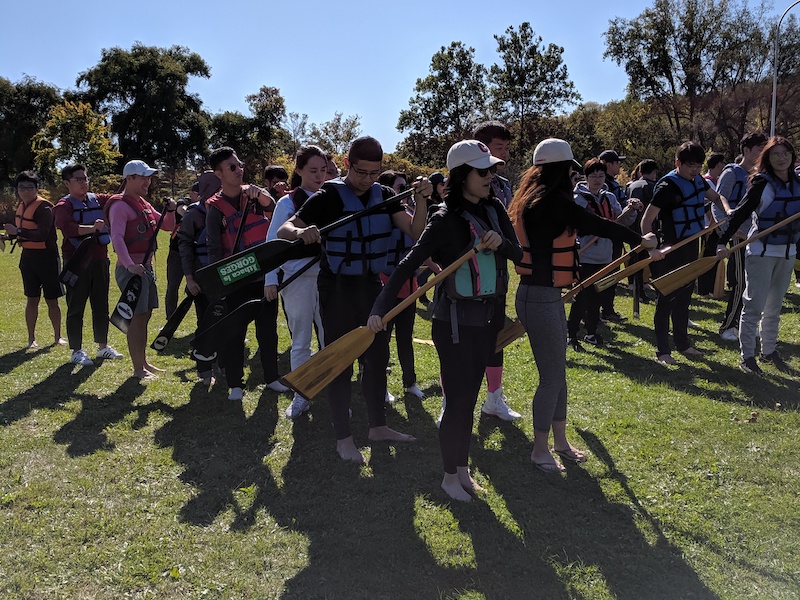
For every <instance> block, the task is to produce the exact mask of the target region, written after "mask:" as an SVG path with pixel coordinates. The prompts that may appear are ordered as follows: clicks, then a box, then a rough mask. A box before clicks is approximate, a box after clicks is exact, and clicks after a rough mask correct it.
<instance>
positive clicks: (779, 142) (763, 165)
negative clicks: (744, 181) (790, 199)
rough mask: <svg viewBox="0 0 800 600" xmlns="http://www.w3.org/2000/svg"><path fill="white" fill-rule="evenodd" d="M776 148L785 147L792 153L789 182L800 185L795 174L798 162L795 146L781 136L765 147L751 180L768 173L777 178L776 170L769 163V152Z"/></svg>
mask: <svg viewBox="0 0 800 600" xmlns="http://www.w3.org/2000/svg"><path fill="white" fill-rule="evenodd" d="M776 146H785V147H786V148H787V149H788V150H789V152H791V153H792V164H791V165H790V166H789V181H794V182H795V183H800V179H798V177H797V173H795V170H794V165H795V163H796V162H797V153H796V152H795V150H794V146H792V144H791V142H790V141H789V140H787V139H786V138H785V137H783V136H780V135H776V136H775V137H771V138H769V140H768V141H767V145H766V146H764V150H763V151H762V152H761V154H759V155H758V160H756V170H755V173H754V174H753V175H751V176H750V178H751V179H752V178H753V176H754V175H758V174H759V173H767V174H768V175H772V177H777V175H776V174H775V169H773V168H772V164H771V163H770V162H769V152H770V150H772V149H773V148H775V147H776Z"/></svg>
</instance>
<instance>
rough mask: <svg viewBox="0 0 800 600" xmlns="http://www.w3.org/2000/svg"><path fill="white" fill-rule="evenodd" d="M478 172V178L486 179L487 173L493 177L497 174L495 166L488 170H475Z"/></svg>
mask: <svg viewBox="0 0 800 600" xmlns="http://www.w3.org/2000/svg"><path fill="white" fill-rule="evenodd" d="M475 170H476V171H477V172H478V177H486V176H487V175H488V174H489V173H491V174H492V175H494V174H495V173H497V165H492V166H491V167H489V168H488V169H477V168H476V169H475Z"/></svg>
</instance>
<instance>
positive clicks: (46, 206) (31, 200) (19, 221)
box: [5, 171, 67, 348]
mask: <svg viewBox="0 0 800 600" xmlns="http://www.w3.org/2000/svg"><path fill="white" fill-rule="evenodd" d="M14 187H15V188H16V192H17V197H18V198H19V199H20V203H19V204H18V205H17V212H16V216H15V218H14V223H6V224H5V230H6V233H7V234H8V235H9V236H12V237H16V238H17V243H18V244H19V245H20V246H21V247H22V255H21V256H20V257H19V270H20V273H21V274H22V288H23V291H24V294H25V298H26V299H27V301H26V304H25V325H26V326H27V328H28V348H38V347H39V345H38V344H37V343H36V321H37V320H38V319H39V300H40V298H41V297H42V294H44V301H45V304H47V315H48V317H50V323H51V324H52V325H53V339H54V341H53V343H54V344H57V345H60V346H63V345H65V344H66V343H67V342H66V340H64V338H62V337H61V307H60V306H59V305H58V299H59V298H60V297H61V296H62V295H63V294H64V290H63V288H62V287H61V282H60V281H59V280H58V273H59V271H60V270H61V261H60V260H59V257H58V242H57V240H56V228H55V225H54V223H53V204H52V203H51V202H50V201H49V200H45V199H44V198H42V197H41V196H39V176H38V175H36V173H34V172H33V171H23V172H22V173H20V174H19V175H17V177H16V178H15V179H14Z"/></svg>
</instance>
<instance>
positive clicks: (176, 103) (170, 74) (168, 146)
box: [77, 42, 211, 168]
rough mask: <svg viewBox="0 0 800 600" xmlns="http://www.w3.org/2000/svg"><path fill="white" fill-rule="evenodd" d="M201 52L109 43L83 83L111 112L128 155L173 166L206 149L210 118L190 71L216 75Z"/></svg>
mask: <svg viewBox="0 0 800 600" xmlns="http://www.w3.org/2000/svg"><path fill="white" fill-rule="evenodd" d="M210 75H211V72H210V69H209V67H208V65H207V64H206V62H205V61H204V60H203V59H202V58H201V57H200V55H199V54H197V53H195V52H191V51H190V50H189V49H188V48H185V47H183V46H172V47H170V48H157V47H154V46H144V45H143V44H141V43H138V42H137V43H135V44H134V45H133V47H132V48H131V49H130V50H125V49H123V48H111V49H104V50H103V51H102V56H101V59H100V62H99V63H98V64H97V65H95V66H94V67H92V68H91V69H89V70H87V71H84V72H82V73H81V74H80V75H79V76H78V79H77V85H78V87H79V90H80V92H81V94H82V96H83V98H84V99H85V100H86V101H88V102H89V103H90V104H92V106H93V108H94V109H95V110H100V111H102V112H107V113H109V114H110V115H111V130H112V131H113V132H114V135H116V136H117V141H118V144H119V149H120V151H121V152H122V154H123V156H124V158H125V159H126V160H129V159H133V158H144V159H147V160H151V161H160V162H162V163H164V164H166V165H168V166H170V167H172V168H175V167H180V166H183V165H184V164H185V163H186V161H192V160H194V158H195V157H196V156H197V155H199V154H202V153H204V152H205V148H206V140H207V134H208V130H207V128H208V119H207V116H206V114H205V113H204V112H203V110H202V102H201V100H200V97H199V96H198V95H196V94H190V93H189V92H188V91H187V86H188V83H189V77H204V78H208V77H210Z"/></svg>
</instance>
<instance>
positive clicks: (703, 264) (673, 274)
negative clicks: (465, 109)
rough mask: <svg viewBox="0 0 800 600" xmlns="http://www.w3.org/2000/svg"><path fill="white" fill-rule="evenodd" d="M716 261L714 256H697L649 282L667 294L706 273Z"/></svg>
mask: <svg viewBox="0 0 800 600" xmlns="http://www.w3.org/2000/svg"><path fill="white" fill-rule="evenodd" d="M717 261H718V259H717V257H716V256H706V257H704V258H699V259H697V260H695V261H692V262H690V263H689V264H687V265H683V266H682V267H678V268H677V269H675V270H674V271H670V272H669V273H667V274H666V275H662V276H661V277H656V278H655V279H653V280H652V281H651V283H652V284H653V286H654V287H655V288H656V289H657V290H658V291H659V292H661V294H663V295H664V296H667V295H669V294H671V293H672V292H675V291H677V290H679V289H681V288H682V287H683V286H685V285H687V284H689V283H691V282H692V281H694V280H695V279H697V278H698V277H700V275H702V274H703V273H706V272H707V271H708V270H709V269H711V268H713V267H714V265H716V264H717Z"/></svg>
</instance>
